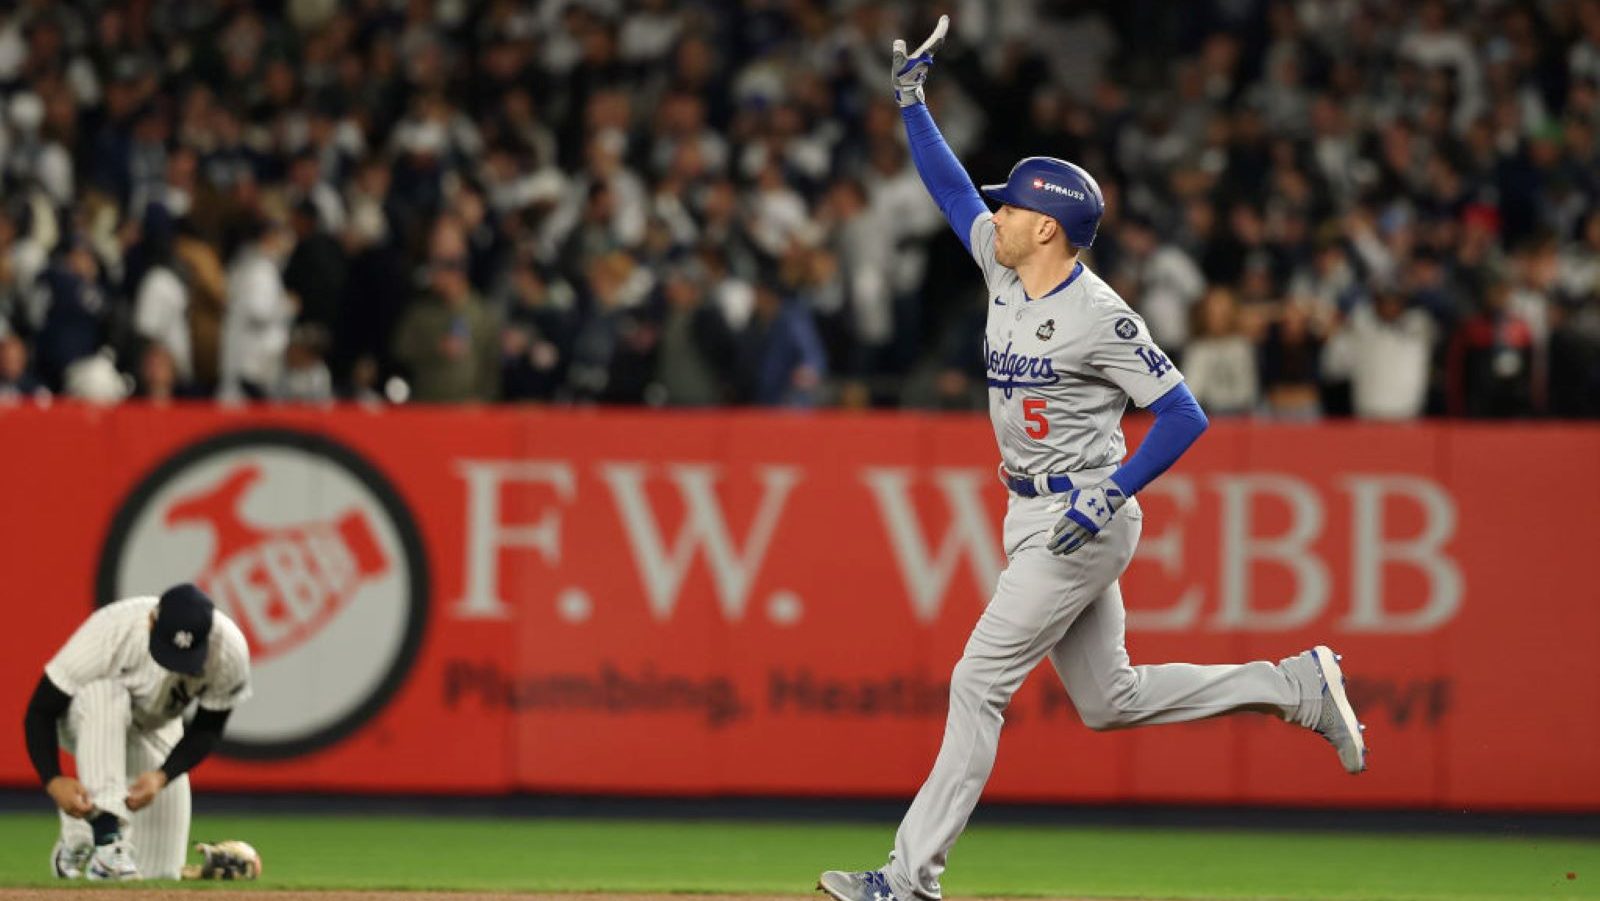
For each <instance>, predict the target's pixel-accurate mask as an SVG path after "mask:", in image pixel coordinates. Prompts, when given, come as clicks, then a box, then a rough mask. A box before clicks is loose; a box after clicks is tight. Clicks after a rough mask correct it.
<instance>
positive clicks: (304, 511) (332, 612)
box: [97, 429, 428, 759]
mask: <svg viewBox="0 0 1600 901" xmlns="http://www.w3.org/2000/svg"><path fill="white" fill-rule="evenodd" d="M184 581H190V582H194V583H195V584H196V585H198V586H200V587H201V588H202V589H203V590H204V591H205V592H206V593H207V594H208V595H210V596H211V598H212V600H214V601H216V604H217V608H218V609H219V610H222V611H223V612H224V613H226V614H227V615H228V617H229V618H230V619H232V620H233V621H234V623H236V624H237V625H238V626H239V628H240V630H241V631H243V632H244V635H245V639H246V641H248V642H249V645H250V666H251V682H252V685H253V687H254V689H255V692H254V697H253V698H252V699H251V701H250V703H248V704H244V705H242V706H240V707H239V709H238V710H236V711H234V713H233V716H232V717H231V718H230V719H229V721H228V734H227V738H226V739H225V740H224V741H223V744H222V747H221V749H220V751H221V753H226V754H231V755H232V756H235V757H243V758H261V759H265V758H282V757H293V756H298V755H301V754H305V753H308V752H310V751H312V750H315V749H317V748H321V747H325V746H327V745H330V744H333V743H335V742H337V741H339V740H341V739H343V738H344V737H345V736H347V735H349V734H350V733H352V732H354V731H355V730H356V729H357V728H359V727H360V726H361V725H362V724H363V723H364V722H366V721H367V720H368V719H369V718H371V717H372V716H373V715H374V714H376V713H377V712H378V711H379V710H380V709H382V707H383V706H384V704H386V703H387V702H388V700H389V698H390V697H392V696H393V694H394V692H395V691H396V690H397V689H398V688H399V687H400V684H401V682H402V681H403V680H404V678H405V675H406V673H407V671H409V669H410V667H411V662H412V659H413V658H414V657H415V655H416V649H417V646H418V644H419V643H420V641H421V638H422V629H423V624H424V618H425V616H426V611H427V585H428V579H427V573H426V563H425V557H424V555H423V551H422V544H421V539H420V537H419V535H418V532H417V527H416V523H415V521H414V520H413V518H412V516H411V513H410V511H409V510H408V509H407V508H406V506H405V504H404V502H403V501H402V500H401V499H400V497H399V495H398V494H397V493H396V492H395V490H394V489H393V488H392V487H391V486H390V484H389V482H388V481H387V480H386V479H385V478H384V477H383V476H382V474H380V473H379V472H378V471H377V470H376V469H374V468H373V467H372V465H371V464H369V463H367V462H366V461H365V460H363V459H362V458H361V457H359V456H357V455H356V454H354V453H352V452H351V451H350V450H349V449H348V448H346V447H344V446H343V445H340V444H336V443H334V442H333V441H330V440H328V439H326V438H323V437H321V436H318V435H313V434H307V433H301V432H293V431H287V430H279V429H270V430H250V431H241V432H233V433H227V434H223V435H220V436H215V437H211V438H208V439H204V440H202V441H199V442H197V443H195V444H192V445H190V446H188V447H186V448H184V449H182V450H180V451H178V453H176V454H175V455H174V456H172V457H171V458H169V459H168V460H167V461H166V462H165V463H163V464H161V465H160V466H159V467H158V468H157V469H156V470H155V471H154V472H152V473H151V474H150V475H148V476H146V477H145V478H144V480H143V481H141V482H140V483H139V484H138V485H137V486H136V487H135V488H134V490H133V493H132V494H130V495H129V496H128V498H127V499H126V500H125V501H124V502H123V503H122V506H121V508H120V509H119V510H118V512H117V515H116V518H115V520H114V521H113V523H112V526H111V531H110V534H109V537H108V538H107V540H106V546H105V549H104V551H103V552H102V554H101V558H100V572H99V578H98V585H97V595H98V601H99V603H101V604H107V603H110V602H111V601H114V600H116V599H117V598H122V597H129V596H131V595H139V594H157V593H159V592H160V591H161V590H162V589H163V588H164V587H165V586H168V585H171V584H173V583H176V582H184ZM184 638H185V636H184V634H183V633H179V635H178V636H177V637H176V639H175V640H176V641H177V642H179V643H180V646H185V645H184V643H183V642H184ZM189 640H191V641H192V640H193V639H192V637H190V639H189Z"/></svg>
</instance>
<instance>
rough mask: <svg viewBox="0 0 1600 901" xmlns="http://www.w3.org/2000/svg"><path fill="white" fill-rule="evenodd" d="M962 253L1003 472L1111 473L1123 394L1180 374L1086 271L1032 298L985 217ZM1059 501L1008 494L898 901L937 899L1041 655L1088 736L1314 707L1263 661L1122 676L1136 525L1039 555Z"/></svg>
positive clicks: (916, 816)
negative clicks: (983, 309) (983, 303)
mask: <svg viewBox="0 0 1600 901" xmlns="http://www.w3.org/2000/svg"><path fill="white" fill-rule="evenodd" d="M971 237H972V241H971V248H972V255H973V257H974V258H975V259H976V260H977V262H978V265H979V267H981V268H982V269H983V275H984V280H985V282H986V283H987V284H988V288H989V295H990V298H989V320H988V326H987V329H986V334H985V336H984V341H985V347H984V354H985V358H986V361H987V367H988V378H989V415H990V419H991V420H992V421H993V424H994V431H995V438H996V440H997V441H998V443H999V445H1000V455H1001V459H1002V460H1003V461H1004V465H1005V467H1006V468H1007V469H1008V470H1010V471H1011V472H1012V473H1015V474H1026V475H1033V476H1038V475H1045V474H1058V473H1068V474H1070V476H1071V478H1072V481H1073V483H1074V484H1076V485H1079V486H1088V485H1093V484H1095V483H1096V482H1099V481H1100V480H1102V479H1104V478H1106V477H1107V476H1109V475H1110V474H1111V473H1112V471H1113V470H1114V469H1115V468H1116V467H1117V466H1118V465H1120V464H1121V462H1122V457H1123V455H1124V452H1125V450H1126V445H1125V442H1124V439H1123V435H1122V424H1121V420H1122V413H1123V410H1124V409H1125V407H1126V405H1127V401H1128V399H1130V398H1131V399H1132V400H1133V401H1134V403H1136V404H1138V405H1139V406H1147V405H1149V404H1150V403H1151V402H1153V401H1155V400H1157V399H1158V398H1160V397H1161V396H1162V395H1163V394H1165V393H1166V392H1167V391H1168V390H1170V389H1171V388H1172V387H1173V386H1175V385H1177V384H1178V383H1179V382H1181V381H1182V380H1183V376H1182V375H1181V374H1180V373H1179V372H1178V370H1177V369H1176V368H1174V367H1173V365H1172V364H1171V362H1170V361H1169V360H1168V359H1167V357H1166V355H1165V354H1163V353H1162V352H1161V350H1160V349H1159V348H1158V347H1157V346H1156V345H1155V344H1154V343H1153V342H1152V341H1151V340H1150V336H1149V330H1148V329H1147V328H1146V327H1145V324H1144V322H1143V320H1141V319H1140V317H1139V315H1138V314H1137V313H1135V312H1133V310H1132V309H1130V308H1129V307H1128V305H1127V304H1126V303H1125V302H1124V301H1123V300H1122V298H1120V297H1118V296H1117V294H1116V292H1115V291H1113V290H1111V288H1110V287H1109V286H1107V285H1106V283H1105V282H1104V281H1102V280H1101V279H1100V278H1099V277H1098V276H1096V275H1095V274H1094V273H1093V272H1091V271H1089V270H1088V269H1087V268H1086V267H1083V266H1082V265H1081V264H1080V265H1079V266H1078V267H1076V268H1075V269H1074V271H1073V274H1072V276H1071V277H1070V278H1069V279H1068V280H1067V282H1065V283H1063V285H1062V286H1060V287H1058V288H1056V289H1055V290H1053V291H1051V292H1050V293H1049V294H1046V295H1045V296H1044V297H1040V298H1037V299H1031V298H1029V297H1028V296H1027V294H1026V292H1025V291H1024V290H1023V288H1022V283H1021V280H1020V279H1019V278H1018V277H1017V274H1016V273H1015V272H1013V271H1012V270H1010V269H1008V268H1006V267H1004V266H1001V265H1000V264H999V263H998V262H996V260H995V257H994V243H995V228H994V223H993V217H992V216H990V215H989V214H987V213H986V214H984V215H981V216H979V217H978V218H977V220H976V221H974V223H973V225H972V234H971ZM1064 501H1065V495H1055V496H1051V495H1044V496H1040V497H1036V498H1025V497H1020V496H1017V495H1015V494H1013V495H1011V497H1010V503H1009V505H1008V507H1007V510H1006V518H1005V530H1004V541H1005V549H1006V555H1007V558H1008V561H1009V563H1008V565H1007V567H1006V569H1005V571H1004V572H1002V573H1001V574H1000V581H999V584H998V585H997V586H996V587H995V592H994V597H993V598H992V599H991V600H990V602H989V605H988V607H987V608H986V609H985V610H984V612H983V615H982V616H981V617H980V618H979V620H978V624H977V626H976V627H975V628H974V629H973V631H972V637H971V638H970V639H969V640H968V641H967V646H966V650H965V651H964V652H963V654H962V657H961V660H960V662H958V663H957V664H956V667H955V670H954V672H953V673H952V675H951V683H950V710H949V715H948V719H947V721H946V723H945V732H944V742H943V744H942V745H941V746H940V749H939V756H938V758H937V760H936V761H935V762H934V765H933V771H932V772H931V773H930V774H929V775H928V779H927V781H926V782H924V783H923V786H922V789H921V790H920V791H919V792H918V793H917V796H916V799H915V800H914V801H913V802H912V804H911V808H910V810H908V811H907V812H906V815H905V819H904V820H903V821H902V822H901V824H900V830H899V833H898V834H897V835H896V836H895V849H894V853H893V855H892V856H891V857H890V862H889V866H888V868H887V871H888V875H889V880H890V884H891V886H892V887H893V889H894V891H895V895H896V896H897V897H899V898H901V899H906V901H909V899H912V898H924V899H937V898H939V897H940V888H939V876H940V874H941V873H943V872H944V868H945V857H946V855H947V854H948V853H949V850H950V848H951V847H952V846H953V845H954V844H955V841H956V838H957V837H958V836H960V834H961V832H962V830H963V829H964V828H966V824H967V818H968V817H969V816H970V815H971V813H972V810H973V808H974V807H975V806H976V805H977V802H978V797H979V795H980V794H981V793H982V792H983V786H984V783H985V782H987V781H988V778H989V773H990V770H991V769H992V768H993V766H994V759H995V751H996V748H997V746H998V744H999V740H1000V725H1001V722H1002V721H1003V719H1004V711H1005V709H1006V707H1007V705H1008V704H1009V703H1010V701H1011V697H1012V695H1013V694H1014V693H1015V692H1016V690H1017V689H1018V687H1020V686H1021V685H1022V682H1023V680H1024V679H1025V678H1026V677H1027V675H1028V673H1029V672H1031V671H1032V670H1033V668H1034V666H1036V665H1037V664H1038V663H1039V661H1040V660H1042V659H1044V658H1045V657H1047V656H1048V657H1049V658H1050V662H1051V663H1052V664H1053V665H1054V666H1055V668H1056V672H1057V674H1058V675H1059V676H1060V677H1061V681H1062V684H1063V685H1065V686H1066V690H1067V693H1068V694H1069V695H1070V696H1071V697H1072V702H1073V705H1074V706H1075V707H1077V710H1078V714H1079V716H1080V718H1081V719H1082V720H1083V722H1084V724H1085V725H1087V726H1089V727H1090V728H1091V729H1097V730H1099V729H1116V728H1123V727H1127V726H1137V725H1147V724H1155V723H1179V722H1186V721H1189V720H1197V719H1204V718H1206V717H1211V716H1216V715H1218V714H1223V713H1229V712H1232V711H1237V710H1242V709H1257V710H1267V711H1276V712H1278V713H1280V714H1281V715H1282V716H1284V717H1285V718H1286V719H1295V720H1298V721H1301V722H1306V721H1308V720H1309V719H1310V718H1311V717H1312V716H1314V714H1315V711H1316V710H1318V709H1319V708H1320V699H1319V696H1318V695H1316V694H1314V693H1313V694H1303V693H1304V692H1309V691H1311V689H1310V688H1307V689H1302V688H1301V686H1300V683H1299V682H1297V681H1295V680H1294V679H1292V678H1291V677H1290V676H1289V675H1288V674H1287V673H1285V672H1284V671H1283V670H1282V669H1281V668H1279V667H1278V666H1275V665H1273V664H1271V663H1267V662H1256V663H1246V664H1242V665H1229V666H1196V665H1192V664H1187V663H1175V664H1165V665H1161V666H1132V665H1130V664H1129V661H1128V653H1127V651H1126V650H1125V648H1124V642H1123V631H1124V612H1123V606H1122V594H1121V592H1120V590H1119V588H1118V586H1117V578H1118V577H1119V576H1121V574H1122V571H1123V569H1125V568H1126V567H1127V565H1128V562H1129V560H1131V559H1132V557H1133V552H1134V548H1135V547H1136V546H1137V545H1138V543H1139V531H1140V528H1141V525H1142V520H1143V517H1144V514H1143V512H1142V511H1141V510H1140V507H1139V502H1138V500H1137V499H1134V498H1129V499H1128V501H1127V503H1126V504H1125V505H1124V506H1123V507H1122V509H1121V510H1120V511H1119V512H1118V513H1117V514H1116V516H1115V517H1114V518H1113V519H1112V520H1111V523H1110V525H1109V526H1108V527H1107V528H1105V529H1104V530H1102V531H1101V532H1100V534H1099V536H1098V537H1096V538H1094V539H1093V540H1092V541H1090V542H1089V543H1088V544H1086V545H1085V546H1084V547H1083V548H1081V549H1080V550H1078V551H1077V552H1076V553H1074V554H1071V555H1068V556H1059V555H1056V554H1052V553H1051V552H1050V551H1049V550H1048V549H1047V548H1046V547H1045V544H1046V542H1047V541H1048V539H1049V537H1050V533H1051V529H1052V528H1053V527H1054V525H1055V523H1056V522H1057V520H1058V519H1059V518H1060V515H1061V509H1062V507H1063V504H1064Z"/></svg>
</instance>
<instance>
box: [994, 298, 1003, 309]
mask: <svg viewBox="0 0 1600 901" xmlns="http://www.w3.org/2000/svg"><path fill="white" fill-rule="evenodd" d="M994 305H995V306H997V307H1003V306H1005V304H1004V303H1002V302H1001V300H1000V298H998V297H996V298H995V299H994Z"/></svg>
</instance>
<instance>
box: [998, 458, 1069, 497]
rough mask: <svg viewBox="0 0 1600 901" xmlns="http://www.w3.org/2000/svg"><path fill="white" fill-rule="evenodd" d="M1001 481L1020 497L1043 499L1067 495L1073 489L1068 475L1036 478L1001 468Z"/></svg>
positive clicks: (1048, 475)
mask: <svg viewBox="0 0 1600 901" xmlns="http://www.w3.org/2000/svg"><path fill="white" fill-rule="evenodd" d="M1000 481H1002V482H1004V483H1005V485H1006V487H1007V488H1009V489H1011V492H1012V493H1013V494H1015V495H1017V496H1018V497H1042V496H1044V495H1046V494H1065V493H1066V492H1068V491H1071V490H1072V488H1073V485H1072V478H1071V477H1070V476H1068V475H1067V474H1066V473H1054V474H1052V473H1042V474H1040V475H1036V476H1028V475H1018V474H1016V473H1013V472H1011V471H1010V470H1008V469H1006V468H1005V466H1004V465H1001V467H1000Z"/></svg>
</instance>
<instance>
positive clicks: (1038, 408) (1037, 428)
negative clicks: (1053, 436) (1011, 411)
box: [1022, 397, 1050, 440]
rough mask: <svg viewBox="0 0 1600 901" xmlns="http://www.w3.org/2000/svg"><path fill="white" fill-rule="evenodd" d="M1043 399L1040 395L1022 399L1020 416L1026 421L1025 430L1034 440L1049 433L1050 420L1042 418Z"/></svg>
mask: <svg viewBox="0 0 1600 901" xmlns="http://www.w3.org/2000/svg"><path fill="white" fill-rule="evenodd" d="M1044 405H1045V400H1044V398H1042V397H1025V398H1023V399H1022V418H1023V419H1026V420H1027V421H1028V427H1027V429H1025V431H1026V432H1027V433H1028V437H1029V438H1033V439H1035V440H1037V439H1040V438H1043V437H1045V436H1046V435H1048V434H1050V420H1048V419H1045V418H1044Z"/></svg>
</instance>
